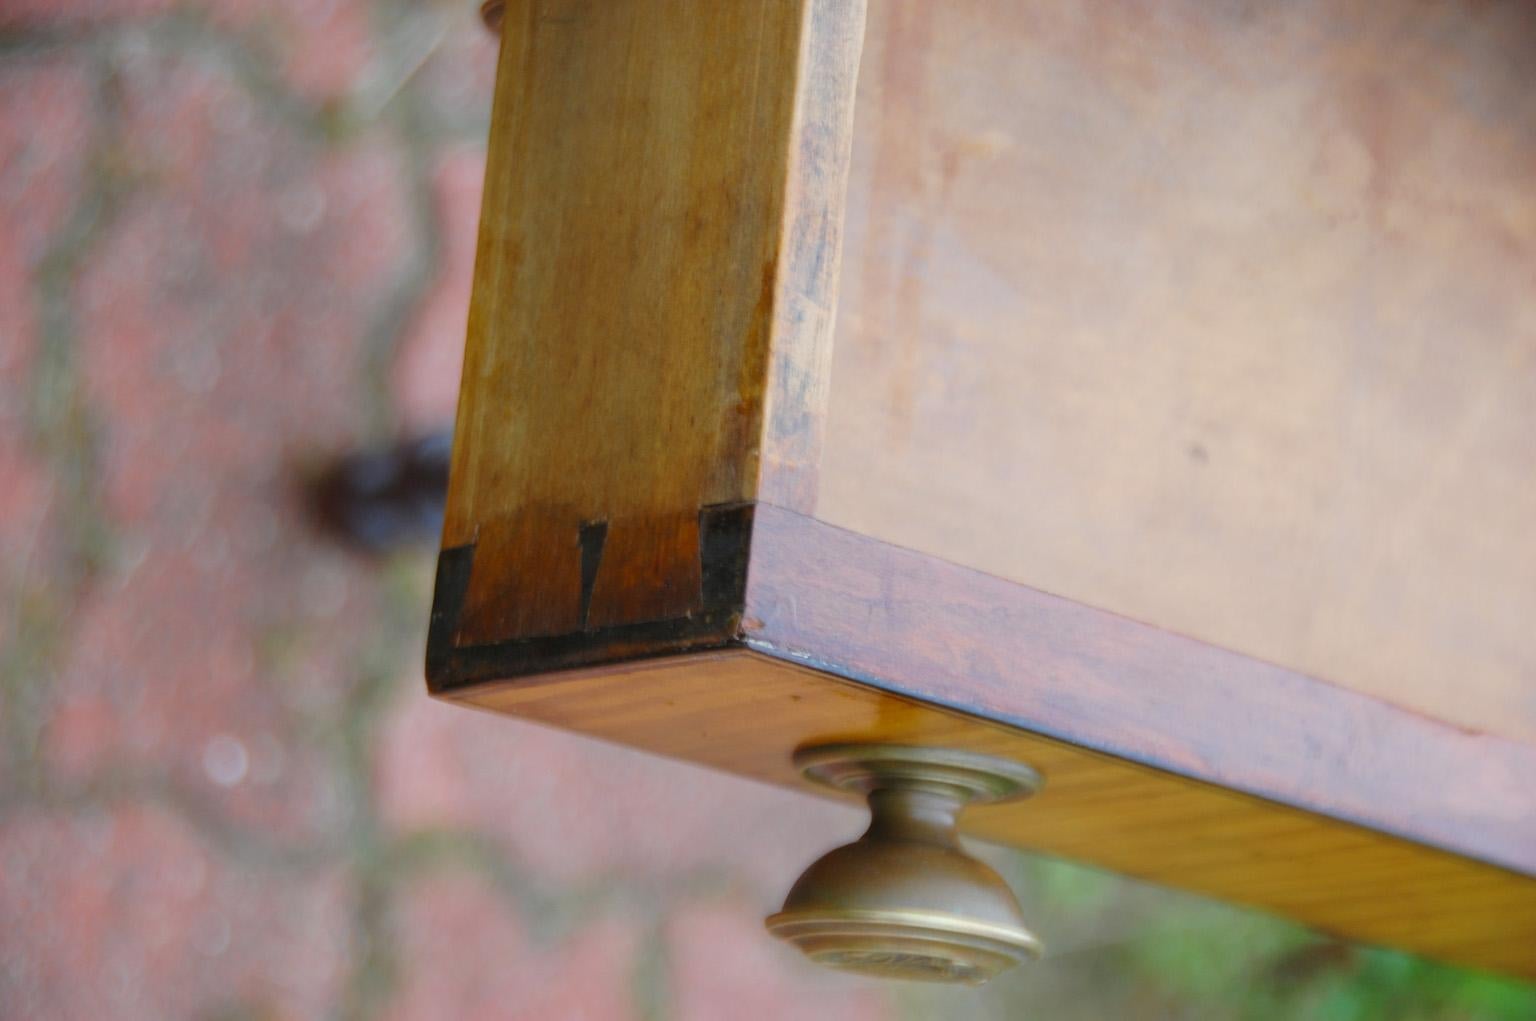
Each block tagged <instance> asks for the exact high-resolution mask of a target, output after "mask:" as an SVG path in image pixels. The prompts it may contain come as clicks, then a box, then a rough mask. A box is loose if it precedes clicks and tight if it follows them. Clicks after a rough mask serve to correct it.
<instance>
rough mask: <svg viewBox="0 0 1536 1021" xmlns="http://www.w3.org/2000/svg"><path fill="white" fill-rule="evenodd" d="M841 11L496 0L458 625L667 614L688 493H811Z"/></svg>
mask: <svg viewBox="0 0 1536 1021" xmlns="http://www.w3.org/2000/svg"><path fill="white" fill-rule="evenodd" d="M862 25H863V5H862V2H847V0H835V2H833V0H754V2H740V3H737V2H732V3H721V4H698V3H691V2H686V0H520V2H511V3H508V4H507V6H506V12H505V15H504V18H503V22H502V30H501V37H502V44H501V45H502V49H501V62H500V66H499V72H498V78H497V83H496V94H495V104H494V111H493V114H492V121H491V129H490V150H489V162H488V171H487V175H486V188H485V197H484V206H483V211H482V216H481V227H480V235H479V249H478V252H477V256H476V264H475V279H474V291H473V298H472V300H471V305H470V316H469V330H468V340H467V347H466V353H465V365H464V377H463V378H464V383H463V386H462V389H461V394H460V403H459V414H458V423H457V436H456V441H455V444H454V456H453V465H452V471H451V480H450V491H449V496H448V507H447V522H446V526H445V529H444V546H445V547H447V548H464V547H469V546H471V545H473V547H474V556H473V564H472V567H471V568H470V570H469V576H468V581H467V590H466V591H465V592H464V594H463V605H462V608H461V612H460V614H459V618H458V621H457V629H458V633H459V635H460V637H461V638H462V639H463V640H464V641H466V642H472V643H486V642H491V641H497V640H506V639H509V638H513V637H523V636H542V635H559V634H572V633H579V632H581V631H583V630H584V629H585V628H587V627H589V626H590V627H593V628H596V629H604V628H616V627H626V626H631V625H635V624H640V623H645V622H650V621H656V620H668V619H679V618H683V617H687V616H688V615H689V614H690V613H694V612H696V611H698V610H700V608H701V599H702V594H701V593H702V588H703V584H704V578H703V575H704V574H705V573H706V571H707V565H704V564H702V563H701V556H700V543H701V535H700V529H701V522H700V515H701V509H702V508H705V507H710V506H719V505H730V504H735V503H739V502H742V501H747V500H750V499H751V498H752V497H753V496H754V495H755V494H756V492H757V487H758V478H759V468H760V462H761V463H762V465H763V466H764V467H763V474H764V475H765V477H766V479H767V481H768V483H769V484H770V485H772V486H773V487H774V488H775V492H776V494H777V495H778V497H779V498H780V499H781V500H782V501H783V502H785V503H787V504H789V505H794V504H795V503H796V501H797V497H796V494H797V493H799V494H808V493H810V492H811V491H812V490H811V489H810V488H809V487H810V485H811V481H810V480H811V478H812V477H813V476H806V475H804V473H803V472H801V471H800V468H801V466H802V465H804V464H814V462H815V461H816V459H817V454H818V445H819V437H820V432H819V428H820V427H819V416H817V415H814V414H810V413H809V410H810V409H811V407H812V406H813V405H814V404H815V402H816V401H818V400H822V401H824V399H825V382H826V375H827V373H826V368H825V366H826V363H827V361H828V359H829V357H830V346H829V338H830V331H831V328H832V324H833V315H832V309H833V301H832V293H833V283H834V281H835V278H836V273H837V266H838V263H837V251H838V235H839V231H840V229H841V223H842V216H841V208H840V205H839V204H838V202H839V200H840V197H841V194H842V190H843V183H844V180H845V178H846V168H847V157H848V143H847V137H848V122H849V119H850V117H851V107H850V103H851V101H852V90H853V85H854V80H855V71H856V68H857V60H858V48H859V45H860V42H861V40H862ZM806 498H807V497H805V496H802V497H800V498H799V499H806ZM584 543H585V545H584Z"/></svg>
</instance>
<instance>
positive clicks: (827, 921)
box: [766, 744, 1041, 985]
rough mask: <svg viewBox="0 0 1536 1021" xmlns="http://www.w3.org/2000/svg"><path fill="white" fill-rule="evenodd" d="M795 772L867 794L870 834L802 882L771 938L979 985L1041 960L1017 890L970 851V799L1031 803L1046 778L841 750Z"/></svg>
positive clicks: (882, 967)
mask: <svg viewBox="0 0 1536 1021" xmlns="http://www.w3.org/2000/svg"><path fill="white" fill-rule="evenodd" d="M795 765H796V766H797V767H799V769H800V771H801V772H802V773H804V774H805V776H806V777H807V778H808V779H810V780H813V781H815V782H817V783H820V784H824V785H826V786H828V787H833V788H836V789H838V790H843V791H849V792H853V793H858V794H862V795H864V796H865V797H866V798H867V799H868V801H869V808H870V814H871V820H870V825H869V829H868V830H867V831H866V832H865V834H864V835H863V836H862V837H860V838H859V839H858V840H856V841H855V842H853V843H851V844H848V845H845V846H843V847H839V848H837V849H836V850H834V851H830V852H828V853H827V854H825V855H823V856H822V857H821V858H820V859H818V860H817V861H816V862H815V863H813V864H812V865H811V867H810V868H808V869H806V870H805V872H804V874H803V875H801V877H800V879H799V880H798V881H797V882H796V883H795V885H794V888H793V889H791V890H790V891H789V896H788V897H786V898H785V900H784V909H783V910H782V911H780V912H779V913H778V914H776V915H773V916H771V917H770V918H769V919H768V920H767V922H766V925H767V926H768V931H769V932H771V933H772V934H773V935H775V936H777V937H779V938H780V939H783V940H786V941H788V942H790V943H792V944H794V945H795V946H796V947H798V948H799V949H800V950H801V951H803V952H804V953H805V955H806V956H807V957H809V958H811V960H813V961H815V962H817V963H818V964H822V965H826V966H827V967H830V968H837V969H840V970H843V971H853V972H860V973H862V974H866V975H875V976H879V977H883V978H902V979H923V980H927V981H933V982H965V983H969V984H971V985H980V984H981V983H983V982H985V981H987V980H988V979H990V978H992V977H993V976H994V975H996V974H998V973H999V972H1001V971H1003V970H1004V969H1006V968H1009V967H1012V966H1013V965H1015V964H1017V963H1019V962H1020V961H1023V960H1026V959H1033V958H1036V957H1039V956H1040V951H1041V945H1040V941H1039V940H1038V939H1036V938H1035V936H1034V935H1033V934H1032V933H1031V932H1030V931H1029V930H1028V929H1027V928H1025V927H1024V920H1023V918H1022V916H1021V913H1020V911H1019V904H1018V901H1017V900H1016V899H1015V898H1014V896H1013V891H1011V890H1010V889H1009V888H1008V884H1007V883H1005V882H1004V881H1003V878H1002V877H1001V876H999V875H998V874H997V873H996V872H994V871H993V870H992V869H990V868H988V867H987V866H986V865H984V864H983V863H981V862H979V861H977V860H976V859H975V858H972V857H971V856H969V855H968V854H966V853H965V851H964V850H963V849H962V848H961V846H960V839H959V834H958V832H957V830H956V825H955V824H956V819H957V817H958V816H959V814H960V809H961V808H963V807H964V806H966V805H967V804H972V805H975V804H985V803H988V802H996V801H1006V800H1011V799H1014V798H1024V797H1028V796H1029V795H1031V794H1033V793H1034V792H1035V791H1036V790H1038V789H1039V787H1040V784H1041V780H1040V775H1039V774H1038V773H1036V772H1035V771H1034V770H1033V769H1031V768H1029V767H1028V766H1026V765H1023V764H1022V763H1018V762H1011V761H1009V760H1007V759H998V758H993V757H992V756H988V755H978V754H975V753H973V752H966V751H960V750H958V749H950V748H923V747H909V746H903V745H881V744H835V745H822V746H819V747H810V748H803V749H801V750H800V751H798V752H796V753H795Z"/></svg>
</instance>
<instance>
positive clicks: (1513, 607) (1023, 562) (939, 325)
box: [815, 0, 1536, 742]
mask: <svg viewBox="0 0 1536 1021" xmlns="http://www.w3.org/2000/svg"><path fill="white" fill-rule="evenodd" d="M1533 53H1536V6H1532V5H1530V4H1521V3H1494V4H1482V3H1471V2H1463V0H1457V2H1430V3H1417V2H1407V0H1352V2H1335V0H1326V2H1325V0H1304V2H1298V3H1271V4H1257V5H1255V4H1243V5H1233V4H1211V3H1208V2H1205V0H1171V2H1166V3H1158V4H1152V5H1148V4H1140V3H1130V2H1120V0H1107V2H1103V3H1098V2H1095V3H1073V4H1060V3H1052V2H1049V0H1021V2H1017V3H1011V2H1010V3H998V2H984V0H954V2H950V3H943V4H939V3H929V2H927V0H887V2H882V3H880V4H878V5H874V6H873V7H872V8H871V13H870V25H869V34H868V39H867V43H866V48H865V54H864V62H863V69H862V72H861V78H860V82H859V93H858V98H857V105H856V116H855V140H854V160H853V173H852V177H851V184H850V191H849V194H850V201H849V214H848V229H847V241H846V248H845V259H844V274H843V284H842V291H841V297H840V305H839V308H840V315H839V327H838V334H837V339H836V348H835V361H834V372H833V380H832V393H833V396H832V405H831V411H830V425H829V431H828V436H829V442H828V446H827V452H826V458H825V461H824V464H823V470H822V486H821V498H820V502H819V504H818V506H817V509H816V512H815V513H816V514H817V515H818V516H820V517H823V518H824V519H826V520H828V521H830V522H833V523H835V524H839V525H843V526H846V527H849V528H851V529H854V530H856V531H860V532H863V533H866V534H869V535H872V536H875V537H878V538H881V539H884V540H887V541H890V542H893V543H896V544H899V545H902V546H907V547H911V548H913V549H918V550H921V551H924V552H927V553H932V554H935V555H938V556H941V557H944V558H947V559H950V560H954V561H956V562H959V563H962V564H966V565H968V566H971V567H975V568H979V569H981V570H984V571H987V572H989V573H992V574H996V575H1000V576H1004V577H1007V578H1010V579H1013V580H1016V581H1020V582H1023V583H1026V584H1028V585H1031V586H1034V587H1037V588H1040V589H1043V590H1046V591H1049V592H1053V593H1057V594H1060V595H1063V596H1067V597H1070V598H1072V599H1075V600H1078V601H1081V602H1084V603H1087V604H1090V605H1093V606H1098V607H1103V608H1105V609H1109V610H1113V611H1115V612H1118V613H1122V614H1125V615H1128V616H1130V617H1133V618H1136V619H1138V620H1143V621H1146V622H1149V623H1152V624H1155V625H1158V626H1160V627H1163V628H1167V629H1170V630H1173V631H1176V632H1180V633H1184V634H1189V635H1193V636H1195V637H1198V638H1201V639H1204V640H1207V641H1210V642H1213V643H1215V644H1217V645H1220V646H1223V647H1226V648H1230V649H1234V650H1237V651H1239V652H1243V653H1246V654H1248V655H1250V656H1254V657H1257V658H1260V659H1264V660H1269V661H1271V662H1275V663H1280V664H1283V665H1284V666H1286V667H1289V668H1292V669H1295V670H1298V671H1300V672H1302V673H1305V674H1311V675H1314V676H1318V677H1323V678H1326V679H1328V680H1330V681H1333V682H1336V683H1338V684H1342V685H1346V686H1349V687H1351V688H1354V689H1356V690H1358V691H1361V692H1364V693H1367V694H1370V695H1373V696H1376V697H1379V698H1382V699H1386V700H1389V701H1391V702H1394V703H1396V704H1398V705H1401V706H1404V707H1406V708H1410V709H1413V710H1415V711H1418V712H1422V713H1424V714H1426V715H1428V716H1432V717H1435V718H1438V719H1443V720H1447V721H1451V722H1453V723H1455V724H1457V725H1459V726H1462V727H1465V728H1467V729H1469V730H1471V731H1475V732H1485V733H1489V734H1497V735H1502V736H1504V737H1508V738H1516V739H1520V740H1524V741H1527V742H1536V627H1533V626H1532V622H1533V621H1536V174H1533V168H1536V60H1533V59H1532V54H1533ZM1253 680H1254V679H1253V678H1240V677H1234V679H1233V683H1234V684H1236V683H1249V682H1252V681H1253ZM1164 683H1166V692H1167V697H1168V698H1170V699H1171V698H1173V697H1175V696H1174V692H1176V691H1177V690H1178V685H1177V683H1176V680H1175V679H1167V680H1166V682H1164V681H1157V680H1154V679H1148V684H1149V685H1152V686H1153V691H1149V693H1148V698H1155V697H1158V696H1157V695H1156V694H1155V691H1156V685H1159V684H1164Z"/></svg>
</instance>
